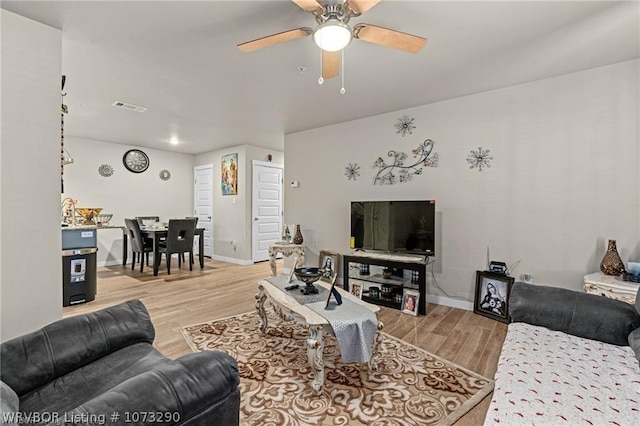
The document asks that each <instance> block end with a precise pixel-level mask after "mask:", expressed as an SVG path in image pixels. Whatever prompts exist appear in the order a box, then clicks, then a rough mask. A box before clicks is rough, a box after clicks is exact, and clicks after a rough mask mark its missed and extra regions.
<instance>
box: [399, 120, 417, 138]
mask: <svg viewBox="0 0 640 426" xmlns="http://www.w3.org/2000/svg"><path fill="white" fill-rule="evenodd" d="M413 120H415V118H409V117H408V116H406V115H403V116H402V117H400V118H398V121H397V122H396V124H395V126H396V134H398V135H401V136H402V137H405V136H406V134H407V133H409V134H410V135H412V134H413V129H415V128H416V126H415V125H414V124H413Z"/></svg>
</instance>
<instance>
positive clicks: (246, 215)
mask: <svg viewBox="0 0 640 426" xmlns="http://www.w3.org/2000/svg"><path fill="white" fill-rule="evenodd" d="M234 153H237V154H238V195H222V189H221V186H220V176H221V173H222V163H221V162H222V157H223V156H225V155H229V154H234ZM269 154H271V155H272V160H271V161H272V162H273V163H277V164H283V162H284V153H283V152H281V151H273V150H269V149H266V148H260V147H255V146H251V145H239V146H235V147H231V148H225V149H223V150H219V151H212V152H208V153H205V154H200V155H197V156H196V159H195V165H196V166H201V165H205V164H213V254H214V255H213V257H214V258H215V259H220V260H224V261H228V262H233V263H240V264H250V263H252V253H251V226H252V224H253V219H252V211H251V205H252V204H251V201H252V198H251V191H252V182H253V175H252V173H251V168H252V161H253V160H259V161H268V160H267V155H269ZM234 247H235V249H234Z"/></svg>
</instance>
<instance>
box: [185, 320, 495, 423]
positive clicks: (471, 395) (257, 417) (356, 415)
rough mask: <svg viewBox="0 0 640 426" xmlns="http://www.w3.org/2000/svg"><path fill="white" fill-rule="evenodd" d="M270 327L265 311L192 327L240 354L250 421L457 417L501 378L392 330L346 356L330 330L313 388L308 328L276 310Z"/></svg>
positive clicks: (207, 344)
mask: <svg viewBox="0 0 640 426" xmlns="http://www.w3.org/2000/svg"><path fill="white" fill-rule="evenodd" d="M268 315H269V328H268V330H267V334H265V335H262V334H261V333H260V330H259V327H260V317H259V316H258V314H257V312H251V313H246V314H242V315H237V316H233V317H229V318H225V319H221V320H216V321H211V322H207V323H204V324H198V325H193V326H189V327H184V328H183V329H182V330H181V331H182V334H183V336H184V338H185V340H186V341H187V343H188V344H189V346H190V347H191V349H192V350H193V351H194V352H198V351H205V350H222V351H225V352H227V353H229V354H230V355H231V356H233V357H234V358H235V359H236V360H237V361H238V366H239V371H240V390H241V395H242V396H241V398H242V399H241V402H240V410H241V415H240V420H241V423H242V424H243V425H295V426H298V425H300V426H303V425H314V426H315V425H319V424H323V425H373V426H381V425H385V426H387V425H432V424H433V425H435V424H437V425H450V424H452V423H454V422H455V421H456V420H457V419H459V418H460V417H461V416H463V415H464V414H465V413H466V412H467V411H469V410H470V409H471V408H473V406H475V405H476V404H477V403H478V402H480V401H481V400H482V399H483V398H484V397H485V396H486V395H487V394H489V393H490V392H491V391H492V390H493V384H494V383H493V380H490V379H487V378H486V377H483V376H481V375H479V374H476V373H474V372H472V371H469V370H467V369H464V368H462V367H460V366H458V365H455V364H453V363H451V362H449V361H446V360H444V359H440V358H438V357H436V356H434V355H432V354H430V353H428V352H426V351H424V350H422V349H420V348H417V347H415V346H412V345H409V344H407V343H405V342H403V341H401V340H398V339H396V338H394V337H392V336H390V335H388V334H386V333H383V338H382V341H381V343H380V347H379V349H380V353H379V354H378V355H376V356H375V357H374V362H375V364H376V366H377V371H369V369H368V366H367V364H343V363H342V362H341V361H340V350H339V348H338V346H337V343H336V340H335V338H334V337H333V336H325V348H324V363H325V383H324V387H323V392H322V394H321V395H319V396H316V395H315V394H314V392H313V390H312V389H311V380H312V378H313V372H312V371H311V369H310V367H309V363H308V359H307V347H306V339H307V337H308V331H307V329H306V328H304V327H303V326H301V325H298V324H296V323H294V322H284V321H282V320H280V318H279V317H277V316H276V315H275V314H274V313H273V312H272V311H271V310H268Z"/></svg>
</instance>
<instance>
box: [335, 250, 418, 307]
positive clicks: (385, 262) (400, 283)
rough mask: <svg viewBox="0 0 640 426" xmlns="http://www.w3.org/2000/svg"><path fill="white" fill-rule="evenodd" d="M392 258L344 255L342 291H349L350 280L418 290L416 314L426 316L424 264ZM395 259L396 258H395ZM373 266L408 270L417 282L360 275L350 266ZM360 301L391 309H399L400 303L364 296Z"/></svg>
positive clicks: (379, 275)
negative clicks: (416, 275)
mask: <svg viewBox="0 0 640 426" xmlns="http://www.w3.org/2000/svg"><path fill="white" fill-rule="evenodd" d="M392 257H393V256H390V257H389V258H385V257H384V256H382V255H380V254H376V255H372V256H371V257H369V256H363V255H362V254H358V255H356V256H354V255H348V254H345V255H344V263H343V275H342V276H343V281H344V284H343V285H344V289H345V290H346V291H349V281H350V280H358V281H363V282H366V283H368V284H377V285H380V284H390V285H393V286H394V287H396V288H397V287H401V288H402V289H403V290H404V289H411V290H418V292H419V293H420V300H419V302H418V314H419V315H426V313H427V309H426V303H425V296H426V264H425V262H424V261H421V260H420V261H415V262H411V261H406V260H405V259H403V260H402V261H400V260H394V259H392ZM395 257H396V258H397V256H395ZM352 264H354V265H360V264H365V265H375V266H382V267H387V268H395V269H398V270H410V271H416V272H418V281H417V282H412V280H411V279H408V278H404V277H399V276H391V277H390V278H386V279H385V278H384V277H383V276H382V275H381V274H372V275H360V274H357V273H355V274H354V273H353V272H352V271H351V265H352ZM362 300H364V301H365V302H368V303H373V304H375V305H380V306H386V307H389V308H393V309H401V308H402V303H398V302H396V301H395V300H391V299H383V298H378V297H369V296H367V295H366V294H363V295H362Z"/></svg>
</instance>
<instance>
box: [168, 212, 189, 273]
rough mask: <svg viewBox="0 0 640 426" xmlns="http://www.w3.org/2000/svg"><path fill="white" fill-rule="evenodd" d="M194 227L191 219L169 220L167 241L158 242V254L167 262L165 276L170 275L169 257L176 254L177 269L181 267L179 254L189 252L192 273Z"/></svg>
mask: <svg viewBox="0 0 640 426" xmlns="http://www.w3.org/2000/svg"><path fill="white" fill-rule="evenodd" d="M195 230H196V227H195V225H194V221H193V219H170V220H169V228H168V229H167V239H166V240H165V241H161V242H160V253H164V254H165V257H166V262H167V274H168V275H171V256H172V255H173V254H174V253H177V254H178V268H180V267H182V257H181V256H180V255H181V254H184V253H186V252H189V270H190V271H193V235H194V233H195Z"/></svg>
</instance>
